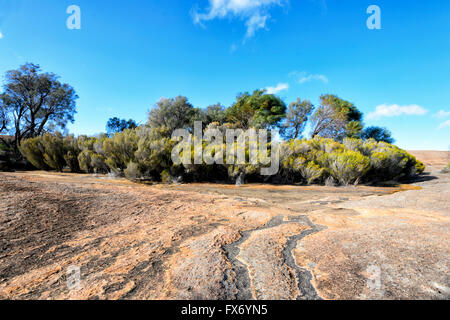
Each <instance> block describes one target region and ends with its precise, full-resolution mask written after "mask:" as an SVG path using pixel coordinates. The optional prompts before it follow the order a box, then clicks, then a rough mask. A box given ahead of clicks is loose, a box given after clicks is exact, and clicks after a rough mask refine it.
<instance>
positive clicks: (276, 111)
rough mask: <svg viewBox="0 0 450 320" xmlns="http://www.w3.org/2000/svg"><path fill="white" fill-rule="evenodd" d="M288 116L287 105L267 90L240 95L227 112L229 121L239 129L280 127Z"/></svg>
mask: <svg viewBox="0 0 450 320" xmlns="http://www.w3.org/2000/svg"><path fill="white" fill-rule="evenodd" d="M285 115H286V104H285V103H284V102H283V100H281V99H280V98H279V97H277V96H275V95H273V94H266V92H265V90H255V91H254V92H253V93H252V94H251V95H250V94H249V93H248V92H246V93H243V94H241V95H239V96H238V97H237V99H236V102H235V103H234V104H233V105H232V106H231V107H230V108H228V110H227V121H228V122H231V123H234V124H236V125H237V127H239V128H243V129H248V128H250V127H254V128H269V127H271V126H276V125H279V123H280V122H281V120H282V119H283V118H284V117H285Z"/></svg>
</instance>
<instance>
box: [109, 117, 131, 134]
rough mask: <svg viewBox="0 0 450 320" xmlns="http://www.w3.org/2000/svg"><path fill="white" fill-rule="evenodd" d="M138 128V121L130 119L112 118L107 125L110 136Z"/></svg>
mask: <svg viewBox="0 0 450 320" xmlns="http://www.w3.org/2000/svg"><path fill="white" fill-rule="evenodd" d="M136 127H137V124H136V121H134V120H132V119H129V120H125V119H119V118H117V117H114V118H110V119H109V120H108V122H107V123H106V132H108V134H114V133H118V132H122V131H124V130H125V129H135V128H136Z"/></svg>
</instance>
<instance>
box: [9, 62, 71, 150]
mask: <svg viewBox="0 0 450 320" xmlns="http://www.w3.org/2000/svg"><path fill="white" fill-rule="evenodd" d="M77 98H78V96H77V95H76V93H75V90H74V89H73V88H72V87H71V86H70V85H68V84H62V83H60V82H59V81H58V76H56V75H55V74H53V73H42V72H41V68H40V67H39V66H38V65H35V64H32V63H27V64H25V65H23V66H21V67H20V68H19V69H17V70H11V71H8V72H6V84H5V85H4V92H3V93H2V94H0V101H1V102H0V108H1V110H2V111H1V113H2V115H1V118H2V119H5V118H6V119H10V120H11V121H10V122H11V125H12V127H9V126H8V121H6V125H5V121H4V120H3V121H2V123H1V124H0V126H1V128H2V129H3V130H2V131H6V132H11V133H12V134H13V135H14V147H15V149H16V150H17V149H18V147H19V145H20V142H21V141H22V140H23V139H25V138H33V137H37V136H40V135H42V134H43V133H45V132H53V131H55V130H56V129H57V128H60V129H65V127H66V125H67V123H68V122H73V121H74V115H75V113H76V105H75V100H76V99H77ZM5 126H6V127H5Z"/></svg>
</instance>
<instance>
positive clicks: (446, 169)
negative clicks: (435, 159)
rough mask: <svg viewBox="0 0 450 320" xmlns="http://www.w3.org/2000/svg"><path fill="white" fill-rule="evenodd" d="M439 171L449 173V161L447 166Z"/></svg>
mask: <svg viewBox="0 0 450 320" xmlns="http://www.w3.org/2000/svg"><path fill="white" fill-rule="evenodd" d="M441 172H442V173H450V163H449V164H447V166H446V167H445V168H444V169H442V171H441Z"/></svg>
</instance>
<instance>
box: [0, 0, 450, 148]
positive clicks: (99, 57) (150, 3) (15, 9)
mask: <svg viewBox="0 0 450 320" xmlns="http://www.w3.org/2000/svg"><path fill="white" fill-rule="evenodd" d="M69 5H77V6H79V7H80V9H81V30H69V29H68V28H67V27H66V20H67V18H68V17H69V15H68V14H67V13H66V9H67V7H68V6H69ZM370 5H378V6H379V7H380V9H381V27H382V29H381V30H369V29H368V28H367V26H366V21H367V19H368V17H369V16H370V15H369V14H367V13H366V10H367V8H368V7H369V6H370ZM25 62H33V63H37V64H40V65H41V67H42V68H43V69H44V71H50V72H54V73H56V74H58V75H60V76H61V79H62V81H63V82H67V83H69V84H71V85H72V86H73V87H74V88H75V89H76V91H77V93H78V95H79V96H80V98H79V100H78V102H77V110H78V113H77V115H76V118H75V119H76V121H75V123H74V124H73V125H70V126H69V128H70V131H71V132H73V133H75V134H81V133H85V134H95V133H98V132H101V131H104V130H105V129H104V127H105V124H106V122H107V120H108V118H110V117H113V116H118V117H122V118H127V119H128V118H133V119H135V120H137V121H138V122H142V123H144V122H145V120H146V113H147V111H148V110H149V109H150V108H151V107H152V106H153V105H154V104H155V102H156V101H158V100H159V99H160V98H161V97H174V96H177V95H185V96H187V97H188V98H189V100H190V101H191V103H193V104H194V105H195V106H197V107H202V108H204V107H206V106H208V105H210V104H214V103H217V102H220V103H222V104H224V105H225V106H229V105H230V104H232V103H233V101H234V99H235V96H236V94H238V93H239V92H244V91H252V90H254V89H258V88H269V89H270V90H272V91H274V92H277V93H278V94H279V95H280V96H281V97H282V98H283V99H284V100H285V101H286V103H289V102H291V101H294V100H295V99H296V98H297V97H300V98H302V99H310V100H311V101H312V102H313V103H315V104H317V103H318V97H319V96H320V95H321V94H324V93H333V94H337V95H338V96H340V97H342V98H344V99H346V100H349V101H351V102H353V103H354V104H355V105H356V106H357V107H358V108H359V109H360V110H361V111H363V112H364V114H365V123H366V125H379V126H386V127H388V128H389V129H390V130H391V131H392V132H393V135H394V138H395V139H396V140H397V144H398V145H399V146H401V147H403V148H406V149H435V150H448V148H449V147H450V139H449V137H450V80H449V75H450V2H449V1H442V0H430V1H410V0H395V1H392V0H385V1H382V0H370V1H366V0H346V1H342V0H290V1H287V0H214V1H213V0H194V1H186V0H139V1H138V0H128V1H114V0H111V1H101V0H70V1H65V0H40V1H35V0H0V73H1V74H4V73H5V71H7V70H10V69H14V68H17V67H18V66H20V65H21V64H23V63H25Z"/></svg>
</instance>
